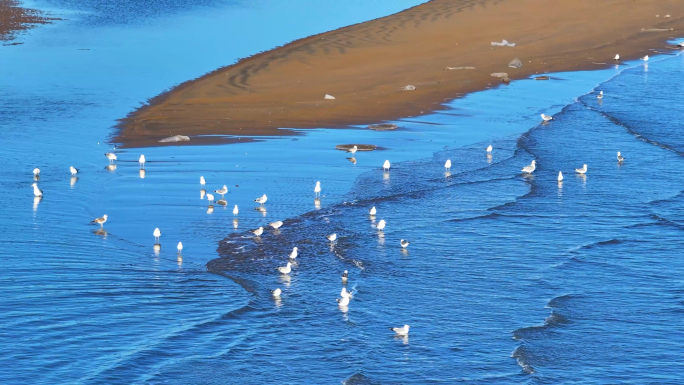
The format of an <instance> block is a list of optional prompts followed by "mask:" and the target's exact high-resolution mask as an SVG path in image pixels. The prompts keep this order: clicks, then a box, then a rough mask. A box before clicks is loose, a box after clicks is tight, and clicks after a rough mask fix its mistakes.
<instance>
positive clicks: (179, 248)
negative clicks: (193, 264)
mask: <svg viewBox="0 0 684 385" xmlns="http://www.w3.org/2000/svg"><path fill="white" fill-rule="evenodd" d="M176 248H177V249H178V254H180V253H181V252H182V251H183V242H178V246H176Z"/></svg>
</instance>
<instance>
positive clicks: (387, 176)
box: [382, 172, 390, 180]
mask: <svg viewBox="0 0 684 385" xmlns="http://www.w3.org/2000/svg"><path fill="white" fill-rule="evenodd" d="M389 176H390V175H389V172H384V173H382V179H383V180H389Z"/></svg>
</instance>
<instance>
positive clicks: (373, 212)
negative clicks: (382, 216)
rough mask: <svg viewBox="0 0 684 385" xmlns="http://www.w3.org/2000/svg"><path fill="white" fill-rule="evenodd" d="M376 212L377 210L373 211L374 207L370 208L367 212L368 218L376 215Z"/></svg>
mask: <svg viewBox="0 0 684 385" xmlns="http://www.w3.org/2000/svg"><path fill="white" fill-rule="evenodd" d="M377 212H378V210H376V209H375V206H373V207H371V208H370V210H368V214H370V216H373V215H375V214H377Z"/></svg>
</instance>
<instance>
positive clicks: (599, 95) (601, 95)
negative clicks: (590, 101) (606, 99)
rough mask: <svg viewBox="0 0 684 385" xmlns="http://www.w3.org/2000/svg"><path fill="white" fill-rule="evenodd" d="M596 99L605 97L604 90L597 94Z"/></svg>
mask: <svg viewBox="0 0 684 385" xmlns="http://www.w3.org/2000/svg"><path fill="white" fill-rule="evenodd" d="M596 99H603V91H601V92H600V93H599V94H598V95H596Z"/></svg>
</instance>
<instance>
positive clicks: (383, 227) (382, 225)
mask: <svg viewBox="0 0 684 385" xmlns="http://www.w3.org/2000/svg"><path fill="white" fill-rule="evenodd" d="M386 224H387V222H385V220H384V219H381V220H380V222H378V225H377V226H376V227H377V228H378V230H380V231H382V230H384V229H385V225H386Z"/></svg>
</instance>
